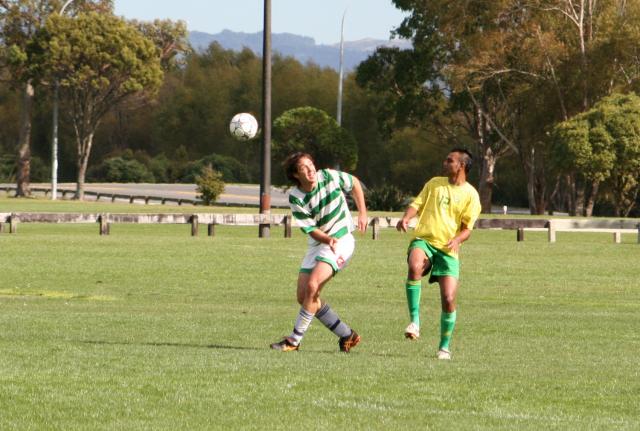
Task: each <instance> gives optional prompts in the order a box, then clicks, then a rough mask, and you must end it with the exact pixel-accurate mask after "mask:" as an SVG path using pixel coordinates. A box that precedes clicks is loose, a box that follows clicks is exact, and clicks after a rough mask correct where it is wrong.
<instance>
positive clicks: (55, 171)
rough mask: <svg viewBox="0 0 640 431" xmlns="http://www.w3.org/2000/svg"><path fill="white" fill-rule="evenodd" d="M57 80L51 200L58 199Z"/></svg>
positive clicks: (56, 84)
mask: <svg viewBox="0 0 640 431" xmlns="http://www.w3.org/2000/svg"><path fill="white" fill-rule="evenodd" d="M59 89H60V85H59V83H58V80H57V79H56V82H55V84H54V87H53V133H52V139H51V141H52V142H51V200H52V201H55V200H56V199H57V197H58V92H59Z"/></svg>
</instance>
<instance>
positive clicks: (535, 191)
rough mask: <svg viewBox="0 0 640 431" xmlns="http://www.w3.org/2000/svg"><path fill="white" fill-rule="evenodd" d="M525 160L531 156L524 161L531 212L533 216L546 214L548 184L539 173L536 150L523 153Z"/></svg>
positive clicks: (532, 149)
mask: <svg viewBox="0 0 640 431" xmlns="http://www.w3.org/2000/svg"><path fill="white" fill-rule="evenodd" d="M520 154H522V155H523V159H524V157H526V156H529V160H522V165H523V166H524V169H525V172H526V174H527V198H528V201H529V212H530V213H531V214H544V211H545V209H546V206H547V201H546V199H545V191H546V184H545V180H544V174H543V173H540V172H538V169H537V165H538V164H537V163H536V157H535V148H533V147H531V151H529V152H527V151H524V150H523V151H521V152H520Z"/></svg>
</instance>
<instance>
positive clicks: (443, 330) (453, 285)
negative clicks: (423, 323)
mask: <svg viewBox="0 0 640 431" xmlns="http://www.w3.org/2000/svg"><path fill="white" fill-rule="evenodd" d="M438 283H439V285H440V300H441V302H442V314H441V317H440V346H439V347H438V358H440V359H450V358H451V353H450V352H451V349H450V347H449V344H450V343H451V337H452V336H453V330H454V328H455V326H456V317H457V313H456V294H457V291H458V278H457V277H454V276H451V275H446V276H440V277H439V279H438Z"/></svg>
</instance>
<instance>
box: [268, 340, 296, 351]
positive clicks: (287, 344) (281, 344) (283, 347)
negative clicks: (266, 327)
mask: <svg viewBox="0 0 640 431" xmlns="http://www.w3.org/2000/svg"><path fill="white" fill-rule="evenodd" d="M271 348H272V349H273V350H280V351H281V352H292V351H294V350H298V349H299V348H300V346H299V345H296V344H293V340H292V339H291V338H289V337H284V338H283V339H282V341H278V342H277V343H273V344H272V345H271Z"/></svg>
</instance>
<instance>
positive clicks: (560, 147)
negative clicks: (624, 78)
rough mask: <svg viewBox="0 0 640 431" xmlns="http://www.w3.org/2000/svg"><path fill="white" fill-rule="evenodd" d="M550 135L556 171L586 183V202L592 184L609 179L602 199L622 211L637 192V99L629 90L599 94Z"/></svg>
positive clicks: (639, 168)
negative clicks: (607, 94)
mask: <svg viewBox="0 0 640 431" xmlns="http://www.w3.org/2000/svg"><path fill="white" fill-rule="evenodd" d="M553 136H554V146H553V151H554V155H555V163H556V166H557V168H556V169H558V170H559V171H560V172H562V173H563V174H567V175H571V176H572V177H573V178H576V179H577V180H578V181H580V183H579V184H578V185H577V187H580V186H582V187H584V183H585V182H587V181H588V182H589V184H590V185H591V188H590V189H589V192H590V194H591V196H590V199H589V200H590V201H591V202H594V201H595V198H596V195H597V193H598V191H599V187H598V186H599V185H600V184H601V183H603V182H605V181H606V180H608V179H611V181H609V182H608V189H609V190H608V191H609V193H608V195H606V197H605V199H607V200H608V201H609V204H610V205H612V206H613V208H615V213H616V215H618V216H626V215H628V214H629V212H630V211H631V209H632V207H633V206H634V204H635V201H636V198H637V197H638V192H639V191H640V178H639V174H638V173H639V172H640V98H639V97H638V96H636V95H635V94H633V93H631V94H629V95H619V94H616V95H612V96H610V97H607V98H604V99H602V100H601V101H600V102H598V103H597V104H596V105H595V106H594V107H593V108H592V109H590V110H589V111H587V112H585V113H583V114H580V115H576V116H575V117H573V118H571V119H569V120H567V121H565V122H562V123H560V124H558V125H557V126H556V127H555V129H554V135H553ZM583 193H584V192H583ZM587 212H588V211H585V213H587ZM588 213H589V214H590V212H588Z"/></svg>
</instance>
